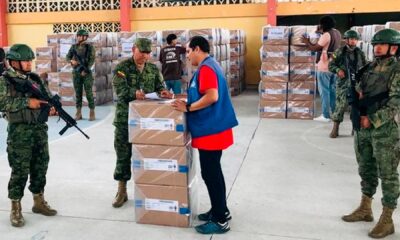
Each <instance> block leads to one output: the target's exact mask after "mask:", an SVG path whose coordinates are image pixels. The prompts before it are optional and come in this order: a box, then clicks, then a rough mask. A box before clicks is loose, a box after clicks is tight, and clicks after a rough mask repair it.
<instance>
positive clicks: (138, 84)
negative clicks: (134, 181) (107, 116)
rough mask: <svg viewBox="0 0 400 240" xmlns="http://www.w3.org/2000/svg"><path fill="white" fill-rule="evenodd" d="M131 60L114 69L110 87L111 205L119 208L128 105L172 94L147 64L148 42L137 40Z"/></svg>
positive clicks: (126, 176)
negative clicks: (112, 91) (113, 107)
mask: <svg viewBox="0 0 400 240" xmlns="http://www.w3.org/2000/svg"><path fill="white" fill-rule="evenodd" d="M132 52H133V56H132V58H130V59H127V60H124V61H122V62H121V63H119V64H118V65H117V66H116V67H115V70H114V72H115V75H114V78H113V87H114V89H115V92H116V94H117V97H118V103H117V107H116V113H115V119H114V123H113V124H114V126H115V132H114V148H115V152H116V154H117V164H116V167H115V171H114V179H115V180H117V181H118V192H117V195H116V196H115V199H114V201H113V203H112V205H113V207H116V208H118V207H121V206H122V205H123V204H124V203H125V202H126V201H127V200H128V195H127V192H126V182H127V181H129V180H130V179H131V156H132V145H131V143H129V141H128V105H129V102H130V101H133V100H135V99H137V100H143V99H145V93H151V92H160V93H161V96H162V97H167V98H170V97H172V94H171V93H169V91H167V90H166V89H165V87H164V80H163V77H162V75H161V73H160V71H159V70H158V68H157V66H156V65H154V64H152V63H148V62H147V61H148V59H149V58H150V53H151V42H150V40H148V39H146V38H138V39H137V40H136V42H135V46H134V47H133V48H132Z"/></svg>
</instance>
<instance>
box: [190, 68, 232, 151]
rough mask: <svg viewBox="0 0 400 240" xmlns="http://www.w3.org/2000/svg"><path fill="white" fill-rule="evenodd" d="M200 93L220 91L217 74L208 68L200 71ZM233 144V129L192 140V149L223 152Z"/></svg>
mask: <svg viewBox="0 0 400 240" xmlns="http://www.w3.org/2000/svg"><path fill="white" fill-rule="evenodd" d="M199 71H200V72H199V91H200V93H201V94H205V93H206V90H208V89H212V88H215V89H218V79H217V74H216V73H215V72H214V71H213V70H212V69H211V68H210V67H208V66H202V67H201V68H200V70H199ZM232 144H233V132H232V128H230V129H227V130H225V131H223V132H220V133H215V134H211V135H207V136H203V137H197V138H193V139H192V147H194V148H198V149H202V150H223V149H226V148H228V147H229V146H231V145H232Z"/></svg>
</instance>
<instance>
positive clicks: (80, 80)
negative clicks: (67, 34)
mask: <svg viewBox="0 0 400 240" xmlns="http://www.w3.org/2000/svg"><path fill="white" fill-rule="evenodd" d="M74 50H75V51H76V53H77V54H78V55H79V56H80V58H81V59H85V58H86V57H87V59H86V63H87V68H88V69H89V70H90V69H91V67H92V66H93V64H94V61H95V55H96V51H95V48H94V47H93V46H92V45H90V44H88V43H83V44H80V45H78V44H74V45H72V46H71V48H70V49H69V51H68V54H67V61H71V59H75V57H74V54H73V52H74ZM86 51H87V52H88V53H87V54H86ZM86 55H87V56H86ZM75 60H76V61H78V59H75ZM78 62H79V61H78ZM77 70H79V68H78V66H77V67H74V71H73V72H72V75H73V79H74V80H73V83H74V88H75V95H76V96H75V97H76V107H77V108H82V94H83V89H85V93H86V98H87V100H88V102H89V108H90V109H94V98H93V91H92V87H93V82H94V79H93V75H92V73H91V72H90V73H86V75H85V76H82V75H81V72H78V71H77Z"/></svg>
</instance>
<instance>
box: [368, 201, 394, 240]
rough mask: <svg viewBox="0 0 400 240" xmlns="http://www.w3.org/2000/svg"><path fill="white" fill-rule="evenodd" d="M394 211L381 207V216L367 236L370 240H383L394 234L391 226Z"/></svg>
mask: <svg viewBox="0 0 400 240" xmlns="http://www.w3.org/2000/svg"><path fill="white" fill-rule="evenodd" d="M393 211H394V209H393V208H388V207H383V211H382V215H381V217H380V218H379V222H378V223H377V224H376V225H375V227H374V228H373V229H372V230H371V231H370V232H369V233H368V236H370V237H372V238H384V237H386V236H387V235H390V234H393V233H394V225H393V219H392V214H393Z"/></svg>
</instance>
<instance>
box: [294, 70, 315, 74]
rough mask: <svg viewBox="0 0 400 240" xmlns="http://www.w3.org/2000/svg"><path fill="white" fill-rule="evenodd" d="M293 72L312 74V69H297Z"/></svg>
mask: <svg viewBox="0 0 400 240" xmlns="http://www.w3.org/2000/svg"><path fill="white" fill-rule="evenodd" d="M293 73H294V74H297V75H311V73H312V71H311V70H310V69H295V70H294V71H293Z"/></svg>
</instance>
